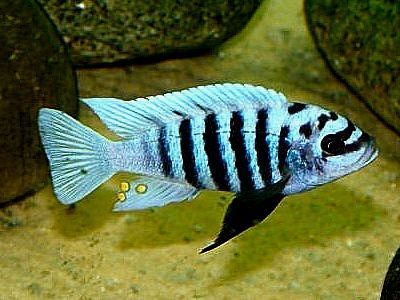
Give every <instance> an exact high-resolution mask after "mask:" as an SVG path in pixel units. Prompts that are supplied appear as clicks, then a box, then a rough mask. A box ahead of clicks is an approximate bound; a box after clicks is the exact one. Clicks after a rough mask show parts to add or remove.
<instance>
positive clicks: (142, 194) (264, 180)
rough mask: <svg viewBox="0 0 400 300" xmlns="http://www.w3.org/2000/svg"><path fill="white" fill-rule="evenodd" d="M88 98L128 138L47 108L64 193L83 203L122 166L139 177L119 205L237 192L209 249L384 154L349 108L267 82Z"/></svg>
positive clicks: (45, 133)
mask: <svg viewBox="0 0 400 300" xmlns="http://www.w3.org/2000/svg"><path fill="white" fill-rule="evenodd" d="M82 101H83V103H85V104H86V105H88V106H89V107H90V108H91V109H92V110H93V111H94V112H95V113H96V114H97V115H98V116H99V118H100V119H101V120H102V121H103V122H104V124H105V125H106V126H107V128H108V129H109V130H111V131H113V132H114V133H115V134H117V135H118V136H119V137H120V140H118V141H110V140H108V139H106V138H105V137H103V136H101V135H100V134H99V133H97V132H95V131H94V130H92V129H90V128H88V127H87V126H85V125H83V124H81V123H80V122H78V121H76V120H74V119H73V118H71V117H70V116H68V115H67V114H65V113H63V112H61V111H57V110H54V109H49V108H43V109H41V110H40V112H39V119H38V123H39V132H40V136H41V139H42V143H43V146H44V149H45V152H46V154H47V157H48V160H49V164H50V171H51V176H52V183H53V190H54V192H55V195H56V197H57V198H58V199H59V200H60V201H61V202H62V203H64V204H71V203H75V202H77V201H79V200H81V199H82V198H84V197H85V196H86V195H88V194H89V193H91V192H92V191H93V190H95V189H96V188H97V187H98V186H100V185H101V184H102V183H103V182H105V181H107V180H108V179H109V178H110V177H111V176H113V175H114V174H115V173H117V172H122V171H124V172H131V173H135V174H138V175H139V179H137V180H135V181H133V182H130V183H124V184H123V185H121V186H123V187H124V189H123V190H121V191H120V192H119V193H118V199H119V201H117V202H116V203H115V206H114V210H115V211H128V210H140V209H145V208H149V207H154V206H164V205H167V204H169V203H173V202H180V201H183V200H185V199H191V198H193V197H195V196H196V195H197V193H198V191H200V190H202V189H212V190H223V191H231V192H233V193H235V197H234V199H233V200H232V202H231V204H230V205H229V207H228V209H227V212H226V214H225V216H224V220H223V225H222V228H221V231H220V233H219V234H218V236H217V238H216V239H215V240H214V241H213V242H212V243H211V244H210V245H208V246H207V247H205V248H203V249H202V250H201V252H206V251H209V250H211V249H214V248H215V247H218V246H219V245H221V244H223V243H225V242H226V241H228V240H229V239H231V238H233V237H235V236H236V235H238V234H240V233H241V232H242V231H244V230H246V229H248V228H249V227H252V226H254V225H255V224H257V223H259V222H261V221H262V220H263V219H265V218H266V217H267V216H268V215H269V214H270V213H271V212H272V211H273V210H274V209H275V208H276V206H277V205H279V203H280V201H281V200H282V199H283V198H284V196H287V195H290V194H294V193H299V192H303V191H306V190H310V189H312V188H315V187H317V186H319V185H322V184H325V183H328V182H331V181H333V180H336V179H338V178H340V177H342V176H345V175H347V174H349V173H351V172H354V171H357V170H359V169H361V168H362V167H364V166H366V165H367V164H369V163H370V162H372V161H373V160H374V159H375V158H376V157H377V154H378V150H377V148H376V147H375V143H374V139H373V138H372V137H370V136H369V135H368V134H367V133H365V132H363V131H362V130H361V129H359V128H357V127H356V126H355V125H354V124H353V123H352V122H351V121H350V120H348V119H347V118H345V117H342V116H339V115H338V114H336V113H334V112H331V111H329V110H326V109H324V108H321V107H318V106H315V105H311V104H305V103H298V102H294V103H290V102H288V101H287V100H286V98H285V96H284V95H283V94H281V93H278V92H275V91H274V90H271V89H265V88H263V87H260V86H252V85H248V84H231V83H226V84H215V85H208V86H200V87H194V88H189V89H186V90H183V91H179V92H172V93H168V94H165V95H158V96H151V97H147V98H139V99H136V100H131V101H123V100H119V99H114V98H91V99H82ZM126 187H133V188H126Z"/></svg>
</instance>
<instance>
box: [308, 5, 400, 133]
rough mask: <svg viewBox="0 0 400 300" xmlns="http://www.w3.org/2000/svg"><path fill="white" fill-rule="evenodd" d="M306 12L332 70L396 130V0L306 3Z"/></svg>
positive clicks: (399, 97) (399, 86) (399, 98)
mask: <svg viewBox="0 0 400 300" xmlns="http://www.w3.org/2000/svg"><path fill="white" fill-rule="evenodd" d="M305 11H306V16H307V22H308V27H309V29H310V30H311V33H312V35H313V37H314V40H315V42H316V44H317V48H318V50H319V51H320V53H321V54H322V56H323V57H324V58H325V60H326V62H327V64H328V66H329V67H330V68H331V70H332V71H333V72H334V73H335V74H336V75H337V76H338V77H339V78H340V79H342V80H343V81H344V82H345V83H346V84H347V86H348V87H349V88H350V89H351V90H352V91H353V92H355V93H356V94H357V95H358V96H359V97H360V98H361V99H363V101H365V102H366V103H367V104H368V106H369V107H370V108H371V109H372V110H373V111H374V112H376V113H377V114H378V115H379V116H380V117H381V118H382V119H383V120H384V121H385V122H386V123H387V124H388V125H389V126H391V127H392V128H394V129H395V130H396V131H397V132H400V118H399V116H400V56H399V45H400V31H399V28H400V1H365V0H350V1H334V0H306V1H305Z"/></svg>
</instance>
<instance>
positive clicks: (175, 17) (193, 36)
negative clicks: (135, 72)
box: [40, 0, 261, 66]
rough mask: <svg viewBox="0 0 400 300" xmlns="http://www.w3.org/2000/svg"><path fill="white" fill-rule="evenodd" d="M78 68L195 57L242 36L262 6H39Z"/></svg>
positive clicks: (118, 0)
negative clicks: (70, 51)
mask: <svg viewBox="0 0 400 300" xmlns="http://www.w3.org/2000/svg"><path fill="white" fill-rule="evenodd" d="M40 2H41V3H42V4H43V6H44V7H45V9H46V10H47V11H48V13H49V14H50V15H51V17H52V19H53V20H54V22H55V23H56V24H57V26H58V28H59V30H60V32H61V33H62V34H63V35H64V39H65V40H66V41H67V42H68V43H70V45H71V48H72V59H73V61H74V63H75V64H76V65H80V66H84V65H90V64H101V63H109V62H115V61H119V60H126V59H128V60H139V59H143V58H148V57H166V56H174V55H177V54H182V53H192V52H194V51H196V52H197V51H200V50H205V49H209V48H211V47H214V46H215V45H218V44H220V43H221V42H222V41H224V40H226V39H227V38H229V37H231V36H232V35H234V34H235V33H237V32H238V31H239V30H241V29H242V28H243V27H244V25H245V24H246V23H247V21H248V20H249V19H250V17H251V16H252V14H253V13H254V11H255V10H256V8H257V7H258V6H259V4H260V2H261V0H249V1H239V0H233V1H232V0H230V1H229V0H205V1H199V0H196V1H183V0H168V1H159V0H147V1H141V0H114V1H108V0H97V1H83V0H82V1H58V0H40Z"/></svg>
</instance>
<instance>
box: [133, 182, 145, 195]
mask: <svg viewBox="0 0 400 300" xmlns="http://www.w3.org/2000/svg"><path fill="white" fill-rule="evenodd" d="M135 191H136V193H138V194H144V193H146V192H147V185H145V184H144V183H139V184H138V185H137V186H136V187H135Z"/></svg>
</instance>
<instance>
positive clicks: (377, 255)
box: [0, 0, 400, 299]
mask: <svg viewBox="0 0 400 300" xmlns="http://www.w3.org/2000/svg"><path fill="white" fill-rule="evenodd" d="M78 76H79V84H80V91H81V96H82V97H94V96H112V97H120V98H124V99H131V98H135V97H139V96H145V95H152V94H157V93H160V92H165V91H167V90H175V89H180V88H184V87H189V86H194V85H199V84H207V83H214V82H228V81H233V82H248V83H253V84H261V85H263V86H266V87H271V88H275V89H277V90H280V91H282V92H284V93H285V94H286V96H287V97H288V98H289V99H291V100H297V101H304V102H309V103H315V104H319V105H322V106H325V107H329V108H330V109H332V110H334V111H337V112H339V113H342V114H344V115H347V116H348V117H350V119H352V120H353V121H354V122H355V123H356V124H358V125H359V126H360V127H361V128H363V129H365V130H366V131H367V132H369V133H370V134H372V135H373V136H375V137H376V139H377V143H378V145H379V147H380V149H381V154H380V156H379V158H378V159H377V160H376V161H375V162H374V163H373V164H371V165H370V166H368V167H366V168H365V169H363V170H362V171H360V172H357V173H355V174H352V175H350V176H347V177H345V178H343V179H341V180H339V181H337V182H335V183H332V184H329V185H326V186H323V187H321V188H318V189H316V190H314V191H311V192H307V193H304V194H301V195H296V196H292V197H288V198H287V199H286V200H285V201H284V202H283V203H282V205H281V206H280V207H279V208H278V209H277V210H276V211H275V213H274V214H273V215H271V217H269V218H268V219H267V220H266V221H265V222H263V223H262V224H260V225H259V226H257V227H255V228H253V229H251V230H249V231H248V232H246V233H245V234H243V235H241V236H239V237H238V238H236V239H234V240H233V241H232V242H230V243H228V244H226V245H224V246H222V247H220V248H218V249H217V250H215V251H213V252H211V253H208V254H205V255H199V254H197V250H198V249H199V248H201V247H202V246H204V245H205V244H207V243H208V242H209V241H210V240H212V239H213V237H214V236H215V234H216V233H217V231H218V229H219V226H220V221H221V218H222V216H223V213H224V211H225V208H226V207H227V205H228V203H229V200H230V199H231V196H232V195H230V194H228V193H218V192H204V193H202V194H201V195H200V196H199V197H198V198H196V199H195V200H193V201H191V202H185V203H181V204H177V205H170V206H167V207H164V208H159V209H153V210H147V211H143V212H131V213H118V214H117V213H112V212H111V207H112V205H113V203H114V201H115V199H116V194H115V186H116V185H117V184H118V182H119V181H121V180H122V179H125V178H126V177H127V176H129V175H127V174H120V175H117V176H115V177H114V178H113V179H112V180H110V181H109V182H108V183H106V184H104V185H103V186H102V187H100V188H99V189H98V190H96V191H95V192H93V193H92V194H91V195H89V196H88V197H86V199H84V200H83V201H81V202H79V203H78V204H77V205H76V206H75V208H66V207H65V206H63V205H61V204H59V203H58V202H57V201H56V199H55V198H54V196H53V193H52V190H51V186H47V187H46V188H44V189H43V190H42V191H40V192H39V193H37V194H36V195H34V196H32V197H30V198H28V199H26V200H25V201H22V202H19V203H16V204H14V205H12V206H9V207H6V208H3V209H1V211H0V222H1V227H0V241H1V242H0V255H1V259H0V282H1V283H2V284H0V298H1V299H31V298H32V299H35V298H37V299H47V298H55V299H117V298H118V299H131V298H132V299H153V298H155V299H191V298H206V299H255V298H257V299H261V298H262V299H377V298H378V297H379V295H380V290H381V286H382V282H383V279H384V276H385V273H386V270H387V267H388V265H389V263H390V260H391V257H392V255H393V254H394V252H395V250H396V249H397V248H398V246H399V240H400V230H399V222H400V205H399V202H400V195H399V194H400V193H399V174H400V172H399V167H400V163H399V161H400V160H399V158H400V140H399V137H398V136H396V135H395V134H394V133H393V132H391V131H390V130H388V129H387V128H385V126H384V125H382V124H381V123H380V122H379V120H378V119H377V118H376V117H375V116H374V115H373V114H372V113H371V112H369V111H368V110H367V109H366V108H365V106H364V105H363V104H362V103H361V102H360V101H359V100H357V99H356V98H354V97H353V96H352V95H351V94H349V93H348V91H347V90H346V89H345V88H344V87H343V86H342V85H341V84H339V83H338V82H337V81H336V80H335V79H334V78H333V77H332V76H331V75H330V74H329V72H328V71H327V70H326V68H325V66H324V65H323V62H322V61H321V59H320V57H319V56H318V53H316V51H315V49H314V46H313V44H312V42H311V39H310V37H309V34H308V33H307V31H306V27H305V23H304V17H303V12H302V1H300V0H297V1H290V0H285V1H279V0H271V1H265V2H264V4H263V5H262V7H261V9H260V10H259V11H258V12H257V14H256V15H255V17H254V19H253V20H252V21H251V24H249V26H248V27H247V28H246V29H245V30H244V31H243V32H242V33H241V34H240V35H239V36H238V37H236V38H234V39H233V40H231V41H229V42H228V43H226V44H225V45H224V46H223V47H221V48H220V49H218V50H217V51H215V53H213V54H210V55H207V56H202V57H196V58H187V59H182V60H167V61H163V62H159V63H155V64H152V65H134V66H126V67H125V68H109V69H91V70H80V71H79V74H78ZM81 121H82V122H84V123H86V124H90V125H92V126H94V127H95V128H97V129H98V130H100V131H101V132H103V133H105V134H106V135H108V136H109V133H106V132H105V130H104V128H103V127H102V125H101V124H100V123H99V121H98V120H97V119H96V118H95V117H94V116H93V114H92V113H90V112H89V111H88V109H87V108H85V107H84V106H83V105H82V110H81Z"/></svg>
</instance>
